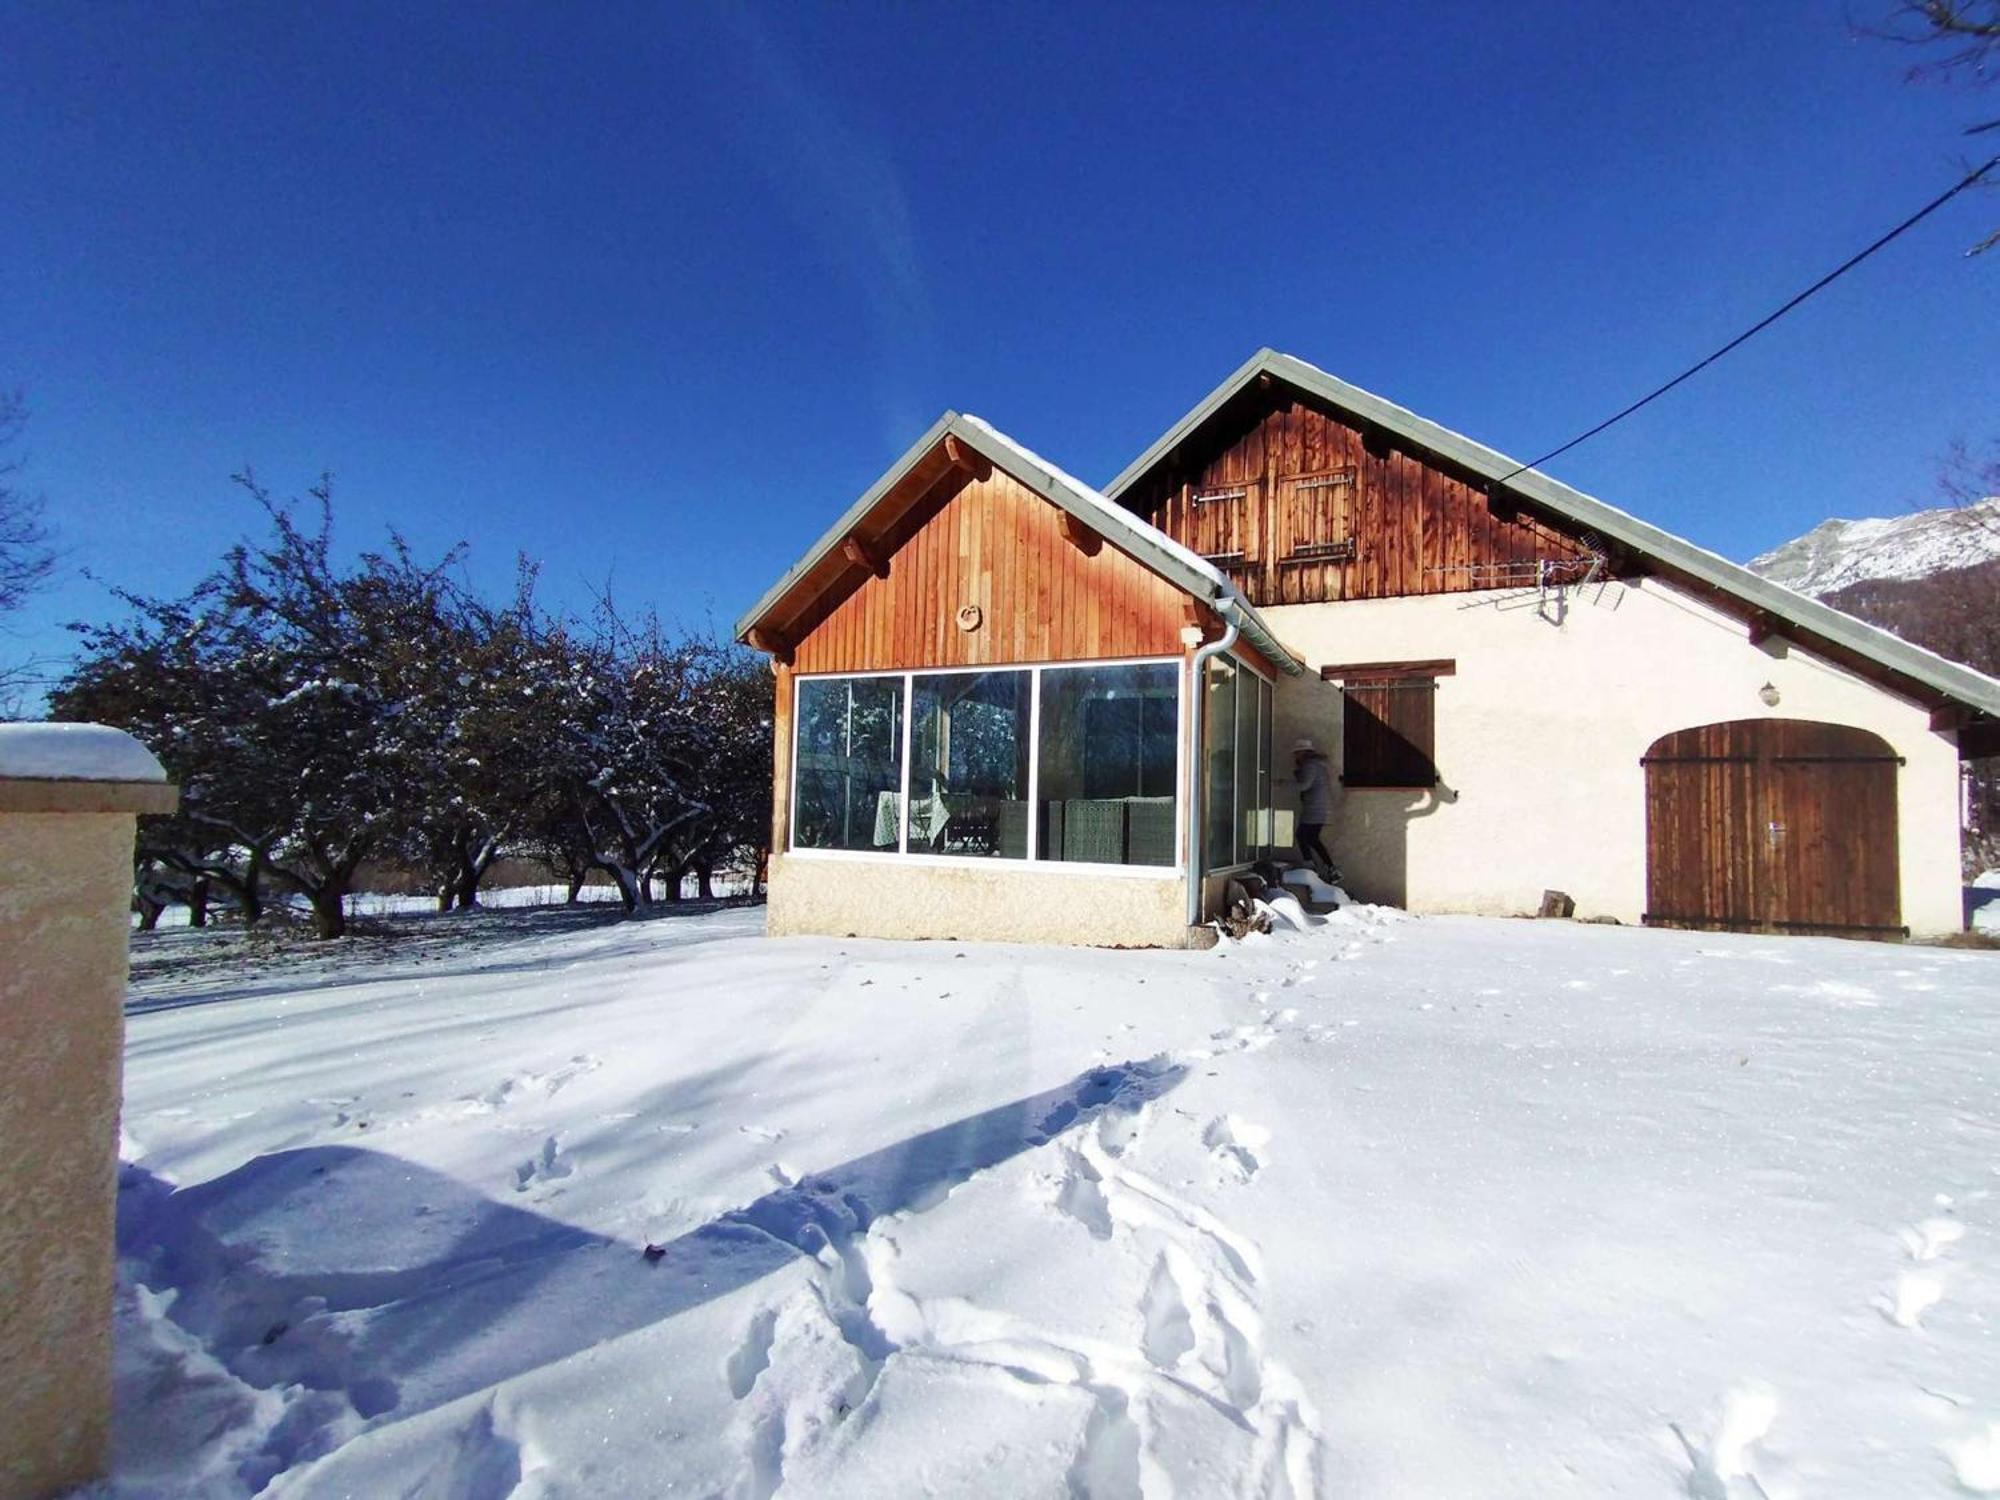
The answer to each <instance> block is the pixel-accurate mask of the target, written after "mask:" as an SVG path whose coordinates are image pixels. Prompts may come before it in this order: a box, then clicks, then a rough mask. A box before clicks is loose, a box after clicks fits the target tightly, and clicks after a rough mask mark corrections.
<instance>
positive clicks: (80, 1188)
mask: <svg viewBox="0 0 2000 1500" xmlns="http://www.w3.org/2000/svg"><path fill="white" fill-rule="evenodd" d="M174 805H175V792H174V789H173V788H172V787H171V786H169V785H167V783H166V778H165V773H164V772H162V771H161V769H160V763H159V762H158V761H157V760H155V759H153V757H152V755H151V754H150V753H148V751H147V750H146V748H145V747H144V746H143V745H141V744H140V743H139V742H138V741H137V740H135V739H133V738H132V737H131V736H130V735H128V734H125V733H122V732H121V731H119V730H116V729H106V728H104V727H103V726H101V725H96V724H0V1143H4V1152H5V1160H4V1162H0V1500H39V1497H42V1496H46V1495H52V1494H54V1493H56V1492H57V1491H59V1490H62V1489H66V1488H68V1487H69V1486H72V1485H76V1484H80V1483H82V1482H84V1481H86V1480H89V1479H92V1478H95V1477H96V1476H97V1475H98V1474H100V1473H101V1472H102V1471H103V1468H104V1462H105V1457H106V1452H107V1444H108V1441H109V1438H110V1426H111V1304H112V1292H113V1286H114V1280H115V1270H114V1265H113V1255H114V1252H113V1241H112V1234H113V1221H114V1211H115V1205H116V1199H117V1186H118V1183H117V1179H118V1106H119V1093H120V1084H121V1078H122V1060H123V1052H124V1042H125V1017H124V1003H125V959H126V942H127V940H128V934H129V932H130V928H131V898H132V838H133V831H134V828H135V825H136V820H137V815H138V814H140V813H142V812H143V813H158V812H172V811H173V809H174Z"/></svg>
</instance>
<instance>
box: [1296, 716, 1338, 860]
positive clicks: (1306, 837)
mask: <svg viewBox="0 0 2000 1500" xmlns="http://www.w3.org/2000/svg"><path fill="white" fill-rule="evenodd" d="M1292 774H1293V776H1294V778H1295V779H1296V780H1297V781H1298V784H1299V857H1300V858H1301V859H1304V860H1305V861H1306V862H1307V863H1309V864H1310V865H1311V866H1312V867H1313V869H1315V870H1316V871H1318V872H1319V877H1320V879H1322V880H1324V881H1326V882H1328V883H1329V884H1334V883H1337V882H1338V881H1339V879H1340V872H1339V871H1338V870H1336V869H1335V868H1334V865H1333V856H1332V855H1331V854H1329V853H1327V852H1326V844H1325V843H1324V842H1323V841H1322V840H1321V838H1320V833H1321V831H1322V830H1324V829H1325V827H1326V819H1327V812H1328V809H1329V807H1330V806H1331V804H1332V801H1333V786H1332V780H1333V778H1332V777H1331V776H1330V775H1329V774H1328V772H1327V766H1326V757H1325V756H1324V755H1322V754H1320V753H1319V747H1318V746H1317V745H1315V744H1313V742H1312V741H1311V740H1306V739H1302V740H1298V741H1296V742H1295V743H1294V744H1293V745H1292Z"/></svg>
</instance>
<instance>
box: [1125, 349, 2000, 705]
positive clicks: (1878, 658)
mask: <svg viewBox="0 0 2000 1500" xmlns="http://www.w3.org/2000/svg"><path fill="white" fill-rule="evenodd" d="M1269 380H1281V381H1284V382H1285V383H1286V384H1288V385H1290V386H1292V387H1294V388H1295V389H1297V390H1300V391H1303V392H1305V393H1306V394H1307V395H1309V396H1313V397H1316V398H1317V399H1319V400H1321V401H1323V402H1325V403H1326V404H1328V405H1329V406H1332V407H1334V408H1336V409H1338V410H1340V411H1342V412H1345V413H1348V414H1349V415H1351V416H1353V417H1356V418H1358V419H1359V420H1361V421H1362V422H1364V423H1366V424H1369V425H1371V426H1374V427H1377V428H1379V429H1381V430H1382V431H1383V432H1385V433H1390V434H1393V435H1395V436H1397V437H1400V438H1402V439H1403V440H1404V441H1406V442H1408V443H1410V444H1411V445H1413V446H1414V447H1417V448H1420V449H1422V450H1424V451H1425V452H1427V453H1431V454H1433V455H1435V456H1437V457H1438V458H1441V459H1443V460H1445V461H1446V462H1448V463H1450V464H1452V465H1454V466H1456V467H1457V468H1459V469H1462V470H1464V471H1466V472H1467V473H1469V474H1470V475H1472V476H1474V477H1475V478H1477V479H1479V480H1481V481H1483V482H1484V483H1485V484H1486V486H1487V488H1488V492H1489V493H1494V492H1496V491H1498V490H1501V489H1504V490H1505V491H1507V492H1508V493H1509V494H1511V495H1512V496H1514V497H1516V498H1518V499H1520V500H1523V501H1526V502H1527V503H1528V504H1530V505H1532V506H1536V507H1539V508H1541V509H1543V510H1545V511H1547V512H1550V513H1552V514H1554V515H1556V516H1559V517H1562V518H1565V519H1567V520H1569V521H1570V522H1572V523H1574V524H1575V525H1577V526H1580V527H1583V528H1585V529H1587V530H1589V531H1592V532H1595V533H1596V534H1597V535H1598V536H1599V537H1601V538H1603V539H1604V540H1605V541H1607V542H1610V543H1612V544H1614V545H1615V546H1616V547H1618V548H1621V549H1624V550H1625V551H1627V552H1629V553H1634V554H1637V555H1639V556H1642V557H1645V558H1648V559H1651V560H1652V561H1653V562H1655V563H1656V564H1659V565H1662V566H1663V567H1664V569H1666V570H1667V571H1668V572H1669V573H1677V574H1680V575H1682V576H1683V577H1685V578H1687V579H1690V580H1693V581H1695V582H1696V583H1698V584H1701V585H1704V586H1706V587H1707V588H1710V589H1713V590H1715V591H1716V592H1718V593H1721V594H1725V595H1728V596H1730V597H1731V598H1733V599H1735V600H1736V601H1739V603H1740V604H1741V605H1742V606H1743V607H1744V608H1746V609H1747V610H1748V611H1749V612H1750V615H1751V618H1752V621H1753V623H1754V624H1756V625H1760V626H1761V627H1762V628H1763V629H1764V630H1765V631H1766V633H1771V634H1787V633H1790V632H1786V631H1784V630H1783V629H1782V628H1781V627H1778V628H1774V625H1775V623H1776V622H1782V625H1789V626H1790V627H1792V629H1793V630H1794V631H1796V632H1798V633H1799V634H1800V636H1801V637H1802V638H1801V640H1800V644H1802V645H1805V646H1807V647H1808V648H1810V647H1811V646H1812V645H1813V644H1814V640H1813V638H1817V640H1818V641H1821V642H1826V643H1830V644H1831V645H1833V646H1834V647H1836V648H1838V649H1839V650H1841V651H1845V652H1850V653H1852V654H1853V655H1855V656H1858V657H1862V658H1865V659H1866V660H1867V661H1869V662H1871V663H1873V664H1875V665H1876V666H1878V667H1880V668H1882V669H1884V670H1886V671H1887V672H1888V673H1890V674H1891V675H1892V676H1893V677H1894V678H1896V679H1898V680H1899V681H1898V685H1899V686H1901V687H1902V688H1903V689H1904V690H1905V691H1909V690H1910V689H1911V688H1912V687H1914V688H1916V689H1919V690H1921V691H1918V692H1915V693H1914V694H1913V696H1916V697H1918V698H1919V699H1920V700H1922V701H1928V702H1930V703H1932V704H1933V705H1936V704H1938V703H1940V702H1950V703H1953V704H1958V705H1962V706H1963V707H1965V708H1969V709H1972V710H1975V711H1976V712H1977V713H1978V714H1980V715H1983V716H1987V717H1992V716H2000V681H1996V680H1995V679H1993V678H1991V677H1988V676H1987V675H1986V674H1985V673H1983V672H1979V671H1975V670H1974V669H1973V668H1971V667H1968V666H1965V665H1964V664H1962V663H1960V662H1955V661H1952V660H1950V659H1949V658H1947V657H1943V656H1939V655H1938V654H1937V653H1936V652H1934V651H1927V650H1925V649H1924V648H1923V647H1921V646H1914V645H1912V644H1910V642H1908V641H1906V640H1904V639H1903V638H1902V637H1901V636H1897V635H1892V634H1891V633H1890V632H1888V631H1886V630H1882V629H1880V628H1878V627H1876V626H1873V625H1870V624H1867V623H1866V622H1864V621H1862V620H1858V619H1856V618H1855V617H1854V616H1852V615H1850V614H1846V613H1844V612H1843V611H1841V610H1837V609H1834V608H1833V607H1832V606H1831V605H1826V604H1821V603H1820V602H1819V601H1818V600H1816V599H1809V598H1807V597H1806V596H1805V595H1804V594H1799V593H1795V592H1793V591H1792V590H1791V589H1788V588H1786V587H1785V586H1784V585H1783V584H1779V583H1773V582H1771V580H1770V579H1768V578H1761V577H1759V576H1758V575H1757V574H1755V573H1752V572H1751V571H1750V570H1749V569H1748V568H1745V567H1743V566H1742V565H1741V564H1739V563H1733V562H1730V561H1729V560H1728V559H1727V558H1724V557H1721V556H1719V555H1718V554H1716V553H1713V552H1710V551H1708V550H1707V549H1706V548H1703V547H1697V546H1695V545H1694V543H1692V542H1689V541H1686V540H1684V539H1683V538H1681V537H1677V536H1675V535H1673V534H1672V533H1671V532H1667V531H1662V530H1661V529H1660V528H1659V527H1657V526H1652V525H1649V524H1647V523H1646V522H1644V521H1641V520H1640V519H1638V517H1636V516H1633V515H1630V514H1628V513H1627V512H1625V511H1622V510H1619V509H1618V508H1617V507H1616V506H1612V505H1607V504H1605V503H1604V502H1603V501H1602V500H1598V499H1596V498H1594V497H1593V496H1590V495H1586V494H1584V493H1583V492H1582V491H1581V490H1576V489H1572V488H1571V487H1570V486H1568V485H1566V484H1564V483H1562V482H1561V481H1560V480H1556V479H1551V478H1550V477H1549V476H1548V475H1546V474H1544V473H1542V472H1541V471H1540V470H1538V469H1526V470H1521V471H1520V472H1518V473H1517V472H1515V471H1516V470H1520V469H1521V466H1520V464H1519V463H1518V462H1516V461H1515V460H1514V459H1511V458H1509V457H1507V455H1506V454H1504V453H1499V452H1496V451H1495V450H1494V449H1492V448H1488V447H1487V446H1486V445H1485V444H1483V443H1477V442H1474V441H1473V440H1472V439H1471V438H1468V437H1466V436H1464V435H1463V434H1462V433H1457V432H1453V431H1452V430H1451V429H1449V428H1447V427H1441V426H1439V425H1438V424H1437V423H1435V422H1432V421H1429V420H1427V419H1426V418H1424V417H1420V416H1418V415H1417V414H1416V413H1415V412H1413V411H1410V410H1408V409H1406V408H1404V407H1401V406H1398V405H1396V404H1395V403H1394V402H1393V401H1387V400H1384V399H1383V398H1382V397H1380V396H1377V395H1375V394H1374V393H1373V392H1371V391H1365V390H1363V389H1362V388H1361V387H1360V386H1357V385H1350V384H1348V383H1347V382H1346V381H1344V380H1341V379H1339V378H1338V377H1336V376H1333V375H1329V374H1328V373H1327V372H1326V371H1324V370H1322V369H1319V368H1318V367H1317V366H1314V365H1310V364H1307V363H1306V362H1305V361H1304V360H1302V359H1295V358H1293V357H1292V356H1291V355H1289V354H1281V353H1279V352H1278V351H1277V350H1275V349H1270V348H1265V349H1260V350H1258V351H1257V352H1256V353H1255V354H1253V355H1252V356H1251V357H1250V358H1249V359H1247V360H1245V361H1244V362H1243V364H1242V365H1240V366H1239V367H1238V368H1237V369H1236V371H1235V372H1234V373H1233V374H1231V375H1230V376H1229V378H1228V379H1226V380H1224V381H1223V382H1222V384H1220V385H1218V386H1217V387H1216V388H1215V389H1214V390H1212V391H1210V392H1209V393H1208V395H1207V396H1205V397H1203V398H1202V400H1201V401H1200V402H1199V403H1198V404H1197V405H1196V406H1195V407H1194V409H1193V410H1192V411H1190V412H1188V414H1187V415H1186V416H1184V417H1182V418H1181V419H1180V421H1178V422H1176V423H1175V424H1174V425H1173V426H1172V427H1170V428H1168V429H1167V431H1166V432H1165V433H1164V434H1162V435H1161V437H1160V438H1159V440H1158V441H1157V442H1155V443H1153V444H1152V446H1151V447H1149V448H1147V449H1146V451H1145V452H1144V453H1142V454H1140V455H1139V456H1138V457H1137V458H1136V459H1134V460H1133V461H1132V462H1131V463H1130V464H1129V465H1127V466H1126V468H1125V471H1124V472H1123V473H1121V474H1120V475H1119V476H1118V477H1117V478H1116V479H1114V480H1112V481H1111V483H1110V484H1109V485H1108V486H1106V487H1105V490H1104V493H1105V495H1106V496H1107V497H1108V498H1110V499H1111V500H1113V501H1117V500H1119V499H1120V498H1121V497H1122V496H1123V495H1125V494H1126V493H1127V492H1128V491H1129V490H1130V489H1131V488H1132V487H1133V485H1135V484H1137V483H1138V482H1139V480H1140V479H1142V478H1143V477H1145V476H1146V475H1147V474H1149V473H1150V472H1152V470H1153V469H1154V468H1155V467H1157V466H1158V465H1159V464H1160V463H1161V462H1163V461H1164V460H1165V459H1167V458H1168V457H1170V456H1171V455H1172V454H1173V452H1174V451H1175V449H1177V448H1178V447H1179V446H1180V445H1181V444H1182V443H1183V442H1184V441H1186V440H1187V439H1188V438H1189V437H1190V436H1192V435H1193V434H1194V433H1195V432H1196V431H1197V430H1198V429H1200V428H1201V427H1203V426H1205V425H1206V424H1207V422H1208V421H1209V419H1210V418H1211V417H1213V416H1215V415H1216V413H1218V412H1219V411H1221V410H1222V408H1223V407H1224V406H1225V405H1226V404H1228V402H1230V401H1231V400H1232V399H1234V398H1235V397H1236V396H1237V395H1238V394H1240V393H1241V392H1242V391H1243V390H1245V389H1246V388H1247V387H1249V386H1250V385H1251V384H1253V383H1254V382H1258V381H1269Z"/></svg>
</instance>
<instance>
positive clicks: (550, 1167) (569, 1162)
mask: <svg viewBox="0 0 2000 1500" xmlns="http://www.w3.org/2000/svg"><path fill="white" fill-rule="evenodd" d="M575 1172H576V1162H575V1160H574V1159H573V1158H571V1157H569V1156H566V1155H564V1154H563V1149H562V1144H561V1142H560V1141H558V1140H557V1139H556V1137H554V1136H549V1137H548V1138H547V1139H546V1140H544V1141H543V1142H542V1149H541V1150H539V1151H537V1152H536V1153H535V1154H534V1155H533V1156H531V1157H529V1158H528V1159H527V1160H526V1161H524V1162H522V1163H521V1165H520V1166H518V1167H516V1168H515V1169H514V1191H515V1192H517V1193H525V1192H527V1191H528V1189H529V1188H531V1187H533V1186H534V1185H535V1184H536V1183H538V1182H555V1181H558V1180H560V1179H562V1178H564V1177H569V1176H572V1175H574V1174H575Z"/></svg>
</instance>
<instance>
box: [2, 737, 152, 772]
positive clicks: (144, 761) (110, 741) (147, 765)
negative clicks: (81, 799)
mask: <svg viewBox="0 0 2000 1500" xmlns="http://www.w3.org/2000/svg"><path fill="white" fill-rule="evenodd" d="M0 777H12V778H16V779H19V780H23V781H165V780H166V779H167V773H166V770H165V769H164V768H163V767H162V766H161V765H160V763H159V761H158V760H156V759H155V758H154V756H153V752H152V751H150V750H148V749H147V748H146V747H145V746H144V745H142V744H140V743H139V742H138V741H137V740H135V739H133V738H132V736H131V735H129V734H127V733H126V732H125V731H124V730H122V729H112V728H110V727H109V726H107V725H104V724H0Z"/></svg>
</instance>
